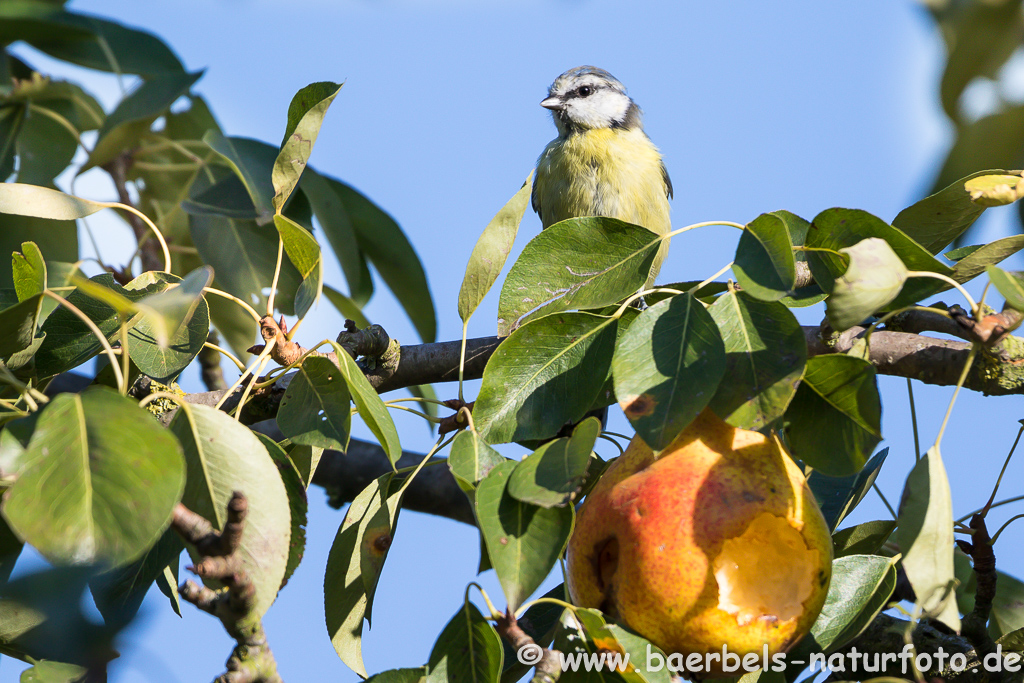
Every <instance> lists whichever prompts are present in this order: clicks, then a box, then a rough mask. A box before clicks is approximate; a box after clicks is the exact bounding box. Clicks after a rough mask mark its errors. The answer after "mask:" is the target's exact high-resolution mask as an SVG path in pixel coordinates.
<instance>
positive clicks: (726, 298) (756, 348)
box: [708, 292, 807, 431]
mask: <svg viewBox="0 0 1024 683" xmlns="http://www.w3.org/2000/svg"><path fill="white" fill-rule="evenodd" d="M708 313H710V314H711V317H712V318H713V319H714V321H715V323H716V324H717V325H718V331H719V332H720V333H721V335H722V341H723V343H724V344H725V377H728V378H729V381H727V382H722V383H720V384H719V385H718V390H717V391H716V392H715V395H714V397H713V398H712V399H711V403H710V404H709V405H710V407H711V410H712V411H713V412H714V413H715V415H718V416H720V417H721V418H722V419H723V420H725V421H726V422H728V423H729V424H731V425H732V426H734V427H738V428H740V429H750V430H754V431H757V430H760V429H763V428H765V427H769V426H771V425H773V424H774V423H775V422H776V421H777V420H778V419H779V418H781V417H782V415H783V414H784V413H785V412H786V408H787V407H788V406H789V403H790V401H792V400H793V396H794V394H795V393H796V388H797V384H798V383H799V382H800V379H801V378H802V377H803V374H804V365H805V364H806V363H807V340H806V338H805V337H804V331H803V328H802V327H800V323H799V322H797V319H796V317H795V316H794V315H793V314H792V313H791V312H790V311H789V309H788V308H786V307H785V306H784V305H783V304H781V303H779V302H774V301H758V300H757V299H754V298H752V297H749V296H747V295H746V294H744V293H743V292H739V293H737V292H730V293H729V294H726V295H723V296H721V297H719V299H718V300H717V301H716V302H715V303H714V304H712V305H711V307H710V308H709V309H708Z"/></svg>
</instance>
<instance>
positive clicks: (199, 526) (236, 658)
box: [171, 491, 281, 683]
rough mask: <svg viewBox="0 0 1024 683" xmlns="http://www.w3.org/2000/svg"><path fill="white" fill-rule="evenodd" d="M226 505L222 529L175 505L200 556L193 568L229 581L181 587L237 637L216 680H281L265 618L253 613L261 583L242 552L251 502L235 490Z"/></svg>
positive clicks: (181, 530)
mask: <svg viewBox="0 0 1024 683" xmlns="http://www.w3.org/2000/svg"><path fill="white" fill-rule="evenodd" d="M227 507H228V514H227V522H226V523H225V524H224V530H223V531H220V532H218V531H216V530H215V529H214V528H213V525H211V524H210V522H209V521H208V520H207V519H205V518H204V517H202V516H201V515H198V514H196V513H195V512H192V511H191V510H189V509H188V508H187V507H185V506H184V505H182V504H180V503H179V504H178V506H177V507H176V508H175V510H174V518H173V520H172V522H171V526H172V527H173V528H174V530H175V531H176V532H178V534H179V535H180V536H181V537H182V538H184V539H185V540H186V541H187V542H188V543H190V544H191V545H192V546H193V547H194V548H195V551H196V554H197V555H198V557H199V559H198V561H197V562H196V564H195V565H194V566H192V567H189V570H190V571H192V572H194V573H195V574H196V575H197V576H200V577H202V578H204V579H213V580H216V581H219V582H220V583H222V584H224V586H225V590H223V591H220V592H217V591H214V590H211V589H210V588H207V587H206V586H201V585H199V584H197V583H195V582H193V581H186V582H185V583H184V584H182V586H181V588H180V589H179V591H180V593H181V597H183V598H184V599H185V600H186V601H187V602H190V603H192V604H193V605H195V606H196V607H198V608H199V609H201V610H203V611H204V612H207V613H208V614H212V615H213V616H215V617H217V618H218V619H219V620H220V622H221V624H223V626H224V629H225V630H226V631H227V632H228V635H230V636H231V637H232V638H234V639H235V643H236V645H235V648H234V650H233V651H232V652H231V656H230V657H229V658H228V661H227V671H226V672H225V673H224V674H222V675H221V676H219V677H218V678H217V679H216V683H281V677H280V676H279V675H278V673H277V663H276V662H275V661H274V654H273V652H271V650H270V646H269V645H268V644H267V636H266V633H265V632H264V630H263V623H262V622H261V621H260V620H259V619H258V618H254V616H253V613H252V610H253V607H254V605H255V597H256V587H255V586H254V585H253V583H252V580H251V579H250V578H249V575H248V574H247V573H246V571H245V569H244V568H243V565H242V558H241V556H240V555H239V554H238V552H237V551H238V549H239V546H240V544H241V539H242V531H243V530H244V529H245V516H246V514H247V513H248V510H249V502H248V500H246V498H245V496H244V495H242V494H241V493H239V492H237V491H236V492H235V493H234V494H233V495H232V496H231V500H230V501H228V506H227Z"/></svg>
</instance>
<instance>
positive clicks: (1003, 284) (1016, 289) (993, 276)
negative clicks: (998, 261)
mask: <svg viewBox="0 0 1024 683" xmlns="http://www.w3.org/2000/svg"><path fill="white" fill-rule="evenodd" d="M985 273H986V274H987V275H988V279H989V280H991V281H992V284H993V285H995V288H996V290H997V291H998V292H999V293H1000V294H1002V295H1003V298H1004V299H1006V303H1007V304H1008V305H1009V306H1010V307H1012V308H1014V309H1016V310H1018V311H1024V274H1022V273H1008V272H1006V271H1005V270H1003V269H1002V268H997V267H996V266H989V267H988V268H986V269H985Z"/></svg>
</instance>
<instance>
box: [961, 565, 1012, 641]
mask: <svg viewBox="0 0 1024 683" xmlns="http://www.w3.org/2000/svg"><path fill="white" fill-rule="evenodd" d="M953 565H954V567H955V568H956V578H957V580H958V581H959V582H960V583H959V585H958V586H957V588H956V599H957V606H958V607H959V608H960V611H961V612H963V613H964V614H967V613H968V612H970V611H972V610H973V609H974V596H975V594H976V593H977V590H978V576H977V574H975V573H974V570H973V569H972V568H971V561H970V560H969V559H968V558H967V556H966V555H964V554H963V553H962V552H960V551H959V549H958V550H956V551H955V552H954V553H953ZM1021 628H1024V582H1022V581H1021V580H1020V579H1018V578H1016V577H1014V576H1011V575H1009V574H1007V573H1006V572H1003V571H999V570H998V569H997V570H996V596H995V599H994V600H993V601H992V612H991V615H990V617H989V622H988V632H989V635H991V636H992V638H993V639H999V638H1001V637H1002V636H1004V635H1006V634H1009V633H1012V632H1014V631H1017V630H1018V629H1021ZM1004 649H1006V646H1005V645H1004Z"/></svg>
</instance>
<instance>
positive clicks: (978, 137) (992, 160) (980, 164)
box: [932, 0, 1024, 206]
mask: <svg viewBox="0 0 1024 683" xmlns="http://www.w3.org/2000/svg"><path fill="white" fill-rule="evenodd" d="M1018 1H1019V0H1012V1H1011V2H1008V3H1005V5H1004V6H1006V7H1009V6H1011V5H1013V4H1015V3H1016V2H1018ZM1022 147H1024V106H1021V105H1019V104H1010V103H1008V102H1007V103H1004V104H1003V106H1002V107H1000V109H999V110H998V111H996V112H995V113H994V114H991V115H988V116H982V117H981V118H978V119H975V120H973V121H963V122H961V123H960V125H959V126H957V136H956V139H955V140H954V141H953V147H952V149H950V150H949V153H948V154H947V155H946V160H945V162H944V163H943V164H942V168H941V169H940V170H939V172H938V177H937V178H936V179H935V185H934V186H933V189H932V191H933V192H937V191H939V190H940V189H942V188H944V187H946V186H947V185H950V184H955V183H956V182H957V181H958V179H959V178H964V177H967V176H969V175H970V174H972V173H977V172H978V169H1003V168H1013V167H1014V166H1017V165H1019V164H1020V154H1019V151H1020V149H1021V148H1022ZM985 173H987V171H986V172H983V173H982V174H983V175H984V174H985ZM1018 206H1019V205H1018Z"/></svg>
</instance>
